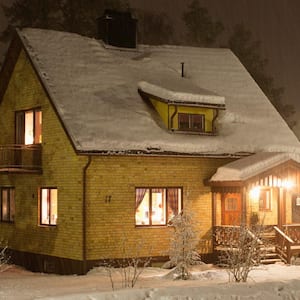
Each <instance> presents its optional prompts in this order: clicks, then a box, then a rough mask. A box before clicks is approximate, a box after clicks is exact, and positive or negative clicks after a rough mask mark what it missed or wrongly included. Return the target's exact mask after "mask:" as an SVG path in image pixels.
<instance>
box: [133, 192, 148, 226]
mask: <svg viewBox="0 0 300 300" xmlns="http://www.w3.org/2000/svg"><path fill="white" fill-rule="evenodd" d="M135 194H136V195H135V197H136V210H135V224H136V225H149V224H150V218H149V214H150V213H149V206H150V193H149V189H136V192H135Z"/></svg>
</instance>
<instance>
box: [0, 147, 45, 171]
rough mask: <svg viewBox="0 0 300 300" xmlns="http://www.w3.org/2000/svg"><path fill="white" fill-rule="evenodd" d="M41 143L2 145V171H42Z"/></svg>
mask: <svg viewBox="0 0 300 300" xmlns="http://www.w3.org/2000/svg"><path fill="white" fill-rule="evenodd" d="M41 154H42V147H41V145H0V172H41V170H42V155H41Z"/></svg>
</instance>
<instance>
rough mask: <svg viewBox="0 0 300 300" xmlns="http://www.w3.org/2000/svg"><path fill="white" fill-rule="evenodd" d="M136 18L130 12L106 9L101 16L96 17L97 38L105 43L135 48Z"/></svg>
mask: <svg viewBox="0 0 300 300" xmlns="http://www.w3.org/2000/svg"><path fill="white" fill-rule="evenodd" d="M136 28H137V19H134V18H133V17H132V15H131V13H130V12H119V11H115V10H111V9H106V10H105V11H104V14H103V16H102V17H100V18H98V36H97V38H98V39H101V40H103V41H104V42H105V43H106V44H108V45H112V46H116V47H124V48H136V35H137V34H136Z"/></svg>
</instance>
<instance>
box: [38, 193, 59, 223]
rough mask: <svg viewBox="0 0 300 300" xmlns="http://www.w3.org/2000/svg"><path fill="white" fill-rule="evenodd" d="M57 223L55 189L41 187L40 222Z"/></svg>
mask: <svg viewBox="0 0 300 300" xmlns="http://www.w3.org/2000/svg"><path fill="white" fill-rule="evenodd" d="M56 223H57V189H56V188H42V189H41V191H40V224H41V225H56Z"/></svg>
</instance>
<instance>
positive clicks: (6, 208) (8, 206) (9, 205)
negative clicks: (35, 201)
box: [1, 188, 15, 222]
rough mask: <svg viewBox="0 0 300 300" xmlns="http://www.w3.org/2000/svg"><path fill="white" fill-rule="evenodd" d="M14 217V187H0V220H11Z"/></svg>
mask: <svg viewBox="0 0 300 300" xmlns="http://www.w3.org/2000/svg"><path fill="white" fill-rule="evenodd" d="M14 218H15V189H14V188H1V221H2V222H13V221H14Z"/></svg>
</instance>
